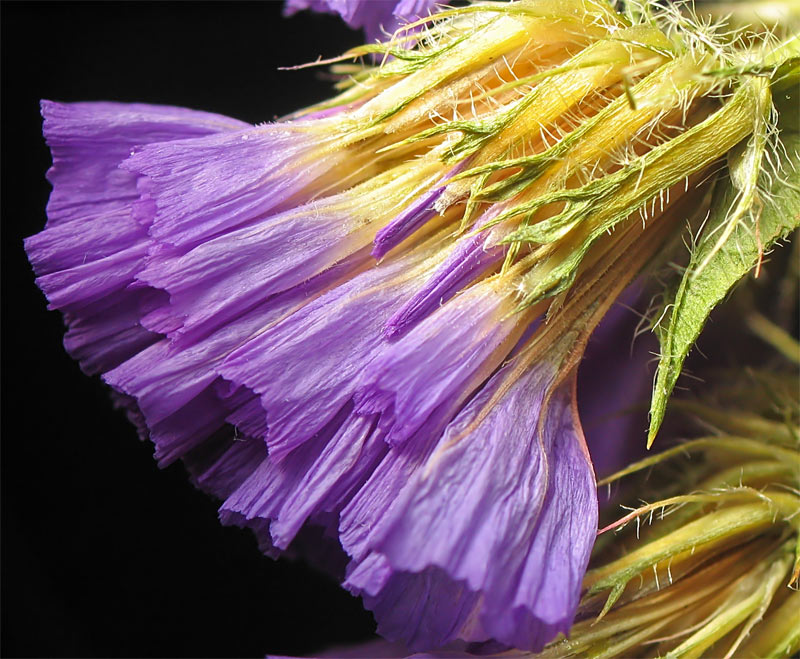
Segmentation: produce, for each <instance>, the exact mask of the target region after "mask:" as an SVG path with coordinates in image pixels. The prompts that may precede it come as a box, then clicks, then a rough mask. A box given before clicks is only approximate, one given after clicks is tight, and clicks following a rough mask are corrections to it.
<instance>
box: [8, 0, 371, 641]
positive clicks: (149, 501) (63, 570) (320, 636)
mask: <svg viewBox="0 0 800 659" xmlns="http://www.w3.org/2000/svg"><path fill="white" fill-rule="evenodd" d="M281 10H282V4H281V3H278V2H269V1H262V2H258V3H228V4H218V3H202V2H186V3H161V2H159V3H121V2H117V3H78V4H76V3H66V2H64V3H55V4H52V3H44V2H26V3H10V2H4V3H3V4H2V41H1V43H2V250H3V255H2V265H3V277H2V287H3V290H2V305H3V310H2V325H3V332H2V394H3V408H4V409H3V416H2V422H3V428H2V431H3V432H2V472H3V473H2V525H3V528H2V540H3V553H2V633H3V640H2V652H3V654H4V655H5V656H109V657H116V656H142V657H145V656H162V657H169V656H176V657H177V656H263V655H264V654H265V653H267V652H270V653H276V654H309V653H313V652H314V651H317V650H319V649H321V648H323V647H330V646H331V645H334V644H337V643H346V642H352V641H356V640H359V639H363V638H368V637H370V636H371V634H372V632H373V629H374V623H373V622H372V616H371V615H370V614H369V613H368V612H365V611H364V610H363V609H362V608H361V605H360V603H359V601H358V600H356V599H354V598H352V597H350V596H349V595H348V594H347V593H345V592H344V591H342V590H340V589H339V587H338V585H337V584H336V583H335V582H334V581H332V580H330V579H328V578H326V577H324V576H322V575H319V574H317V573H316V572H314V571H313V570H311V569H310V568H308V567H307V566H305V565H303V564H302V563H292V562H288V561H283V560H282V561H279V562H277V563H276V562H273V561H271V560H270V559H268V558H265V557H263V556H262V555H261V554H260V553H259V552H258V549H257V548H256V545H255V541H254V540H253V538H252V537H251V536H250V534H249V533H247V532H245V531H241V530H238V529H233V528H223V527H222V526H220V524H219V523H218V521H217V517H216V504H215V502H214V501H212V500H211V499H209V498H207V497H206V496H205V495H203V494H201V493H200V492H199V491H197V490H195V489H194V488H193V487H192V486H191V485H190V484H189V483H188V482H187V480H186V476H185V474H184V472H183V468H182V467H181V466H179V465H174V466H172V467H169V468H168V469H166V470H163V471H162V470H159V469H158V468H157V467H156V465H155V463H154V461H153V460H152V457H151V456H152V447H151V445H150V444H146V443H141V442H139V441H138V440H137V437H136V434H135V432H134V430H133V428H132V427H131V426H129V425H128V423H127V421H126V420H125V419H124V417H123V416H122V414H121V413H118V412H115V411H113V410H112V407H111V403H110V401H109V399H108V395H107V392H106V390H105V388H104V387H103V385H102V384H101V383H100V382H99V380H98V379H97V378H93V379H90V378H87V377H86V376H84V375H83V374H82V373H81V372H80V370H79V368H78V366H77V365H76V364H75V363H73V362H72V361H71V360H70V359H69V357H67V355H66V354H65V353H64V351H63V349H62V347H61V337H62V335H63V327H62V323H61V318H60V315H59V314H58V313H56V312H48V311H46V308H45V306H46V302H45V299H44V296H43V295H42V294H41V293H40V292H39V291H38V289H37V288H36V287H35V285H34V283H33V274H32V272H31V269H30V267H29V265H28V263H27V260H26V258H25V255H24V252H23V249H22V239H23V238H24V237H26V236H28V235H31V234H33V233H36V232H37V231H39V230H40V229H41V228H42V227H43V225H44V222H45V214H44V208H45V204H46V202H47V197H48V194H49V190H50V187H49V184H48V183H47V182H46V181H45V178H44V174H45V171H46V170H47V168H48V166H49V164H50V158H49V153H48V150H47V148H46V146H45V144H44V142H43V140H42V137H41V119H40V117H39V112H38V101H39V99H40V98H48V99H53V100H57V101H81V100H114V101H131V102H134V101H140V102H147V103H158V104H169V105H180V106H188V107H192V108H196V109H202V110H208V111H212V112H218V113H221V114H227V115H231V116H234V117H237V118H239V119H243V120H246V121H250V122H260V121H264V120H269V119H273V118H275V117H277V116H280V115H283V114H286V113H288V112H290V111H292V110H294V109H297V108H298V107H301V106H303V105H308V104H311V103H313V102H315V101H319V100H321V99H323V98H325V97H326V96H327V95H328V94H329V88H330V87H329V83H328V82H326V81H325V80H323V79H322V78H323V76H322V75H321V72H320V71H321V70H304V71H293V72H290V71H278V70H277V68H278V67H279V66H286V65H294V64H299V63H303V62H308V61H311V60H314V59H316V58H317V56H319V55H322V56H325V57H327V56H332V55H335V54H337V53H339V52H341V51H342V50H344V49H345V48H347V47H349V46H352V45H355V44H356V43H359V42H360V41H361V39H362V36H361V35H360V34H359V33H357V32H353V31H350V30H349V29H347V27H346V26H345V25H344V24H343V23H342V22H341V21H340V20H339V19H338V18H337V17H334V16H318V15H311V14H308V13H305V14H302V15H297V16H295V17H293V18H290V19H284V18H282V17H281Z"/></svg>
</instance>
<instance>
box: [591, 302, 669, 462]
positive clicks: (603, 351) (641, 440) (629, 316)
mask: <svg viewBox="0 0 800 659" xmlns="http://www.w3.org/2000/svg"><path fill="white" fill-rule="evenodd" d="M632 288H634V287H632ZM639 293H640V291H639V289H638V287H635V290H634V291H628V292H626V293H624V294H623V295H622V296H621V298H620V303H618V304H615V305H614V306H613V307H612V308H611V309H610V310H609V312H608V314H607V315H606V316H605V318H603V320H602V321H601V322H600V324H599V325H598V327H597V329H596V330H595V331H594V333H593V334H592V337H591V339H590V340H589V344H588V345H587V347H586V354H585V355H584V357H583V359H582V360H581V365H580V368H579V370H578V409H579V410H580V417H581V423H582V425H583V430H584V433H585V435H586V443H587V445H588V447H589V453H590V454H591V456H592V461H593V463H594V468H595V471H596V472H597V475H598V477H599V478H602V477H604V476H607V475H609V474H611V473H613V472H615V471H617V470H618V469H622V468H623V467H624V466H625V465H627V464H630V463H632V462H635V461H636V460H638V459H640V458H642V457H644V453H645V450H646V449H645V447H646V442H645V436H646V431H647V409H648V403H649V400H650V394H651V391H652V386H653V374H654V371H655V361H654V359H653V356H654V355H656V354H658V341H657V339H656V337H655V335H654V334H652V333H650V332H646V333H644V334H643V335H641V336H639V337H637V338H636V339H635V340H634V336H635V334H636V328H637V325H638V324H639V323H640V316H639V315H638V314H637V313H636V312H635V311H633V310H631V309H630V308H626V307H625V306H624V304H625V301H626V300H628V301H629V302H630V303H631V304H633V303H635V301H636V299H637V297H639ZM609 373H613V374H614V375H613V377H608V374H609Z"/></svg>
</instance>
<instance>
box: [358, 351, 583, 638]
mask: <svg viewBox="0 0 800 659" xmlns="http://www.w3.org/2000/svg"><path fill="white" fill-rule="evenodd" d="M511 368H513V363H512V364H511V365H510V366H508V367H506V368H504V369H503V370H502V371H500V372H499V373H498V374H497V375H496V376H494V377H493V378H492V380H491V381H490V382H489V383H488V384H487V386H486V387H485V388H484V389H483V391H481V393H480V394H479V395H478V396H477V397H476V398H475V399H474V400H473V401H472V402H471V403H470V404H469V405H468V406H467V407H466V408H465V409H464V411H463V412H461V413H460V414H459V415H458V416H457V417H456V419H455V420H454V421H453V422H452V423H451V424H450V425H449V426H448V428H447V430H446V431H445V433H444V435H443V436H442V438H441V440H440V441H439V445H438V447H437V449H436V450H435V451H434V452H433V454H432V455H431V456H430V457H429V458H427V460H426V461H425V463H424V464H423V465H422V466H420V467H419V468H418V469H417V470H416V471H415V472H414V473H413V476H412V478H410V479H409V480H408V481H407V483H406V484H405V487H404V488H403V490H402V491H401V492H400V493H399V494H398V495H397V499H396V501H395V502H394V503H393V504H392V505H391V507H390V508H389V510H388V511H387V512H386V513H385V519H384V520H383V521H382V523H381V525H380V526H381V528H380V529H379V531H378V532H377V533H373V534H372V538H371V541H370V543H371V547H372V552H373V553H374V554H378V555H380V556H383V557H384V558H385V559H386V560H385V561H383V562H382V561H377V562H375V567H374V569H375V570H377V574H373V571H371V570H368V569H365V568H364V567H363V566H361V569H357V570H354V571H353V572H352V573H351V574H350V576H349V577H348V582H347V583H348V584H349V585H350V587H353V588H354V589H356V590H359V591H360V590H365V591H367V592H368V593H369V592H370V591H372V592H371V594H373V595H376V596H377V593H375V592H374V591H375V590H376V588H382V587H383V586H381V584H382V583H385V584H389V583H390V581H391V579H392V578H394V575H395V574H406V573H407V574H412V575H415V578H416V575H419V574H422V573H423V572H424V571H425V570H427V569H429V568H430V567H437V568H439V569H440V572H439V574H440V575H441V578H442V579H445V580H450V581H452V582H455V583H457V582H463V583H464V584H466V586H467V587H468V588H469V590H471V591H473V592H474V593H480V610H479V620H480V626H481V628H482V629H483V630H484V631H485V632H486V634H488V636H489V637H491V638H495V639H497V640H499V641H501V642H503V643H508V644H510V645H514V646H515V647H519V648H522V649H529V650H538V649H541V647H542V646H543V645H544V643H545V642H547V641H549V640H550V639H551V638H552V637H553V636H554V635H555V634H556V633H557V632H558V631H567V630H568V628H569V625H570V623H571V621H572V617H573V615H574V612H575V608H576V607H577V603H578V598H579V594H580V584H581V579H582V577H583V572H584V570H585V568H586V564H587V561H588V557H589V551H590V549H591V546H592V544H593V541H594V533H595V529H596V522H597V502H596V497H595V490H594V476H593V472H592V468H591V464H590V462H589V460H588V456H587V454H586V452H585V447H584V445H583V440H582V436H581V434H580V430H579V427H578V426H577V423H576V420H575V416H574V412H573V408H572V393H571V389H570V388H568V387H566V386H561V387H560V388H559V389H557V390H556V391H555V392H554V393H553V395H552V397H551V398H550V399H549V403H546V401H547V392H548V389H549V387H550V386H551V385H552V382H553V380H554V377H555V373H554V372H553V369H552V368H551V367H549V366H547V365H546V364H538V365H535V366H533V367H531V368H529V369H528V370H527V371H526V372H525V373H523V374H522V375H521V376H520V377H519V379H517V380H516V381H513V378H514V377H516V376H515V375H514V374H513V373H511ZM508 385H510V386H508ZM505 387H508V388H507V389H506V388H505ZM354 501H355V500H354ZM347 512H348V511H347V510H346V511H344V513H343V514H346V513H347ZM343 519H344V517H343ZM387 520H388V521H387ZM420 538H425V542H424V543H420V542H419V539H420ZM345 548H347V545H345ZM362 560H363V559H362ZM372 560H373V561H374V560H375V559H372ZM364 564H365V565H366V560H364ZM387 565H388V566H389V568H388V570H387ZM375 579H377V581H375ZM371 583H372V585H370V584H371ZM412 590H413V589H412ZM378 592H379V591H378ZM403 592H405V591H404V590H403V589H402V588H398V589H397V592H396V593H395V594H393V595H392V598H393V599H394V600H395V602H394V606H395V607H396V608H397V609H399V610H403V611H408V609H407V608H406V607H405V606H404V604H405V603H404V600H403V596H402V593H403ZM411 597H412V598H415V596H413V595H411ZM450 605H451V603H450V602H448V603H447V606H444V604H443V605H442V608H443V609H445V608H449V607H450ZM435 611H436V607H431V610H430V611H427V612H426V614H425V615H426V616H427V617H426V618H425V619H422V618H416V619H414V620H413V621H412V620H408V621H406V625H410V624H412V623H413V624H415V625H418V627H417V628H415V629H414V630H413V634H412V635H411V637H412V638H413V639H414V643H413V644H412V647H419V648H423V647H428V648H430V647H434V646H436V645H441V644H442V643H444V642H447V641H449V640H451V639H454V638H465V634H466V631H467V630H462V629H460V628H457V627H454V626H453V619H452V610H449V611H446V612H442V614H441V616H442V617H441V620H437V618H436V614H435ZM462 624H464V625H466V624H467V623H466V619H465V621H464V622H463V623H462ZM473 631H474V630H473ZM402 633H403V634H408V633H409V629H407V628H406V629H404V631H403V632H402ZM390 638H392V637H391V636H390Z"/></svg>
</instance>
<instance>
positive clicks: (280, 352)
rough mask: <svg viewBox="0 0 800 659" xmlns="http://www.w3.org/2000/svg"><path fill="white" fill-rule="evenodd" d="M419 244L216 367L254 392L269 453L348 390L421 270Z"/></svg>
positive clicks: (303, 436)
mask: <svg viewBox="0 0 800 659" xmlns="http://www.w3.org/2000/svg"><path fill="white" fill-rule="evenodd" d="M426 255H427V253H426V252H420V251H419V250H417V252H414V253H411V254H409V255H405V256H404V257H403V258H398V259H395V260H392V261H387V262H385V263H383V264H380V265H378V266H375V267H373V268H370V269H369V270H367V271H365V272H363V273H361V274H359V275H357V276H355V277H353V278H352V279H350V280H348V281H346V282H345V283H343V284H340V285H339V286H337V287H335V288H333V289H332V290H330V291H329V292H327V293H325V294H324V295H321V296H320V297H319V298H318V299H316V300H313V301H311V302H310V303H309V304H308V305H306V306H305V307H304V308H302V309H300V310H299V311H297V312H296V313H295V314H293V315H292V316H290V317H289V318H287V319H286V320H284V321H283V322H281V323H279V324H277V325H276V326H275V327H274V328H272V329H270V330H268V331H266V332H263V333H262V334H260V335H259V336H257V337H256V338H254V339H253V340H252V341H249V342H248V343H247V344H246V345H244V346H242V347H241V348H239V349H238V350H236V351H234V352H232V353H231V354H230V356H228V357H227V358H226V359H225V361H224V363H223V364H222V367H221V369H220V373H221V374H222V375H224V377H225V378H227V379H228V380H230V381H231V382H235V383H237V384H242V385H246V386H247V387H249V388H250V389H252V390H253V391H255V392H256V393H257V394H259V395H260V396H261V401H262V405H263V407H264V409H266V410H267V417H268V423H269V433H268V435H267V443H268V445H269V449H270V455H271V456H272V459H273V460H276V461H280V460H282V459H283V458H284V456H286V455H287V453H289V452H290V451H291V450H293V449H294V448H296V447H297V446H299V445H300V444H302V443H303V442H304V441H306V440H308V439H309V438H311V437H312V436H313V435H314V433H316V432H317V431H319V430H320V429H321V428H322V427H323V426H324V425H325V424H326V423H328V421H330V419H331V418H333V416H334V415H336V414H337V412H338V411H339V410H340V409H341V407H342V406H343V405H344V404H345V403H347V401H348V400H350V398H351V397H352V395H353V393H354V392H355V390H356V387H357V379H358V375H359V373H361V372H362V371H363V369H364V367H365V366H366V365H367V364H368V363H369V362H370V361H371V360H372V359H373V358H374V355H375V354H376V353H377V352H378V351H379V349H380V347H381V345H382V344H384V343H385V340H384V338H383V336H382V333H381V328H382V327H383V324H384V323H385V322H386V319H387V318H388V317H389V316H390V315H391V313H392V312H393V311H394V310H395V309H397V307H398V306H399V305H400V304H401V302H402V300H403V299H405V298H406V297H407V296H408V295H410V294H411V292H412V291H413V289H414V286H415V284H416V281H417V277H418V276H420V275H424V274H425V273H426V272H427V269H426V263H425V259H424V257H425V256H426Z"/></svg>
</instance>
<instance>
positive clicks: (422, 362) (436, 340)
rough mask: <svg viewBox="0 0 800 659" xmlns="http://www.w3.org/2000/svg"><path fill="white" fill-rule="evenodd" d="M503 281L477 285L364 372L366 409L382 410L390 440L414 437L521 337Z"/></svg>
mask: <svg viewBox="0 0 800 659" xmlns="http://www.w3.org/2000/svg"><path fill="white" fill-rule="evenodd" d="M503 286H504V282H503V280H501V279H497V278H493V279H489V280H486V281H484V282H481V283H478V284H476V285H475V286H473V287H472V288H470V289H469V290H467V291H466V292H464V293H462V294H461V295H460V296H459V297H457V298H456V299H454V300H452V301H451V302H450V303H449V304H447V305H445V306H444V307H442V308H441V309H439V310H438V311H437V312H436V313H434V314H433V315H431V316H429V317H427V318H426V319H425V320H423V321H422V322H420V323H419V325H417V326H416V327H415V328H414V329H413V330H411V331H410V332H409V333H408V334H406V335H405V336H403V337H402V338H401V339H400V340H399V341H397V342H396V343H394V344H391V345H390V346H388V347H387V348H385V349H384V350H383V352H382V353H381V355H380V356H379V357H378V358H377V359H376V360H375V362H373V363H372V364H371V365H370V366H369V368H368V369H367V370H366V372H365V373H364V375H363V377H362V383H363V384H362V387H361V388H360V389H359V391H358V394H357V397H356V404H357V408H356V409H357V411H359V412H360V413H366V414H374V413H378V412H380V413H381V427H382V428H383V429H384V430H386V432H387V438H386V441H388V442H389V443H391V444H399V443H402V442H403V441H405V440H406V439H408V438H409V437H410V436H411V435H412V434H413V433H414V432H415V431H416V430H417V429H418V428H419V427H420V426H421V425H422V423H423V422H424V421H425V419H426V418H427V417H428V416H429V415H430V413H431V412H432V411H433V410H434V409H435V408H436V407H437V406H438V405H439V404H440V403H442V402H444V401H446V400H449V399H451V398H453V397H457V396H458V395H459V394H460V393H461V392H469V391H471V390H473V389H474V388H475V387H477V386H478V384H479V383H480V382H481V381H482V380H483V379H485V378H486V377H487V376H488V375H489V373H490V372H491V370H492V369H493V368H494V367H496V366H498V365H499V364H500V362H501V361H502V359H503V358H504V357H505V356H506V355H507V354H508V352H509V351H510V350H511V348H512V347H513V344H514V342H515V340H516V339H517V338H519V326H520V323H521V322H522V319H523V316H522V315H521V314H513V313H511V310H512V307H511V306H510V305H511V296H510V295H509V294H508V293H507V292H506V291H505V290H504V289H503Z"/></svg>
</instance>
